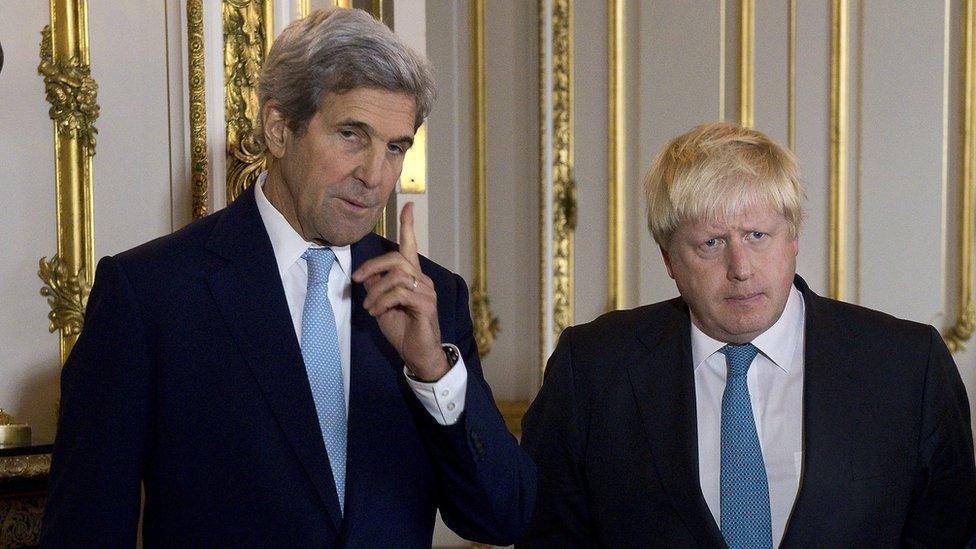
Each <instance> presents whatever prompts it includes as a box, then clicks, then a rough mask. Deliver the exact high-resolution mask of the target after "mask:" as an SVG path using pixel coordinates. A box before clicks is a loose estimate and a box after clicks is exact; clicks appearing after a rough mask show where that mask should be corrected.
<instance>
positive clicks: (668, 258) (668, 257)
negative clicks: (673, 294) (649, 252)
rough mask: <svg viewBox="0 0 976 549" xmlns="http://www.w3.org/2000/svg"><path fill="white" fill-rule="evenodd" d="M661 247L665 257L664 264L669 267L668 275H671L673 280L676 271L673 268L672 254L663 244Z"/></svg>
mask: <svg viewBox="0 0 976 549" xmlns="http://www.w3.org/2000/svg"><path fill="white" fill-rule="evenodd" d="M660 248H661V258H662V259H664V266H665V267H666V268H667V269H668V276H670V277H671V280H674V271H673V270H671V254H670V253H669V252H668V250H667V248H665V247H664V246H661V247H660Z"/></svg>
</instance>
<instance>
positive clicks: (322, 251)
mask: <svg viewBox="0 0 976 549" xmlns="http://www.w3.org/2000/svg"><path fill="white" fill-rule="evenodd" d="M302 258H304V259H305V261H306V262H307V263H308V293H306V294H305V309H304V311H303V312H302V357H303V358H304V359H305V369H306V370H307V372H308V383H309V385H311V387H312V399H313V400H314V401H315V412H316V413H317V414H318V418H319V427H320V428H321V429H322V439H323V440H324V441H325V450H326V452H328V455H329V463H330V464H331V465H332V477H333V478H334V479H335V486H336V492H337V494H338V496H339V510H340V511H342V510H343V507H344V502H345V493H346V394H345V390H344V388H343V383H342V360H341V358H340V354H339V334H338V331H337V330H336V319H335V313H333V311H332V304H331V303H330V302H329V271H330V270H332V263H333V262H335V259H336V256H335V253H333V252H332V250H331V249H329V248H309V249H308V250H307V251H306V252H305V253H304V254H302Z"/></svg>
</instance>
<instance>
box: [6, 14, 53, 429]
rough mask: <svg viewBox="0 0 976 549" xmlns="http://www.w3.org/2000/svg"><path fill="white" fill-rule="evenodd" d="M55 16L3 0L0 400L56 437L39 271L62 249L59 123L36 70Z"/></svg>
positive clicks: (50, 343) (50, 340)
mask: <svg viewBox="0 0 976 549" xmlns="http://www.w3.org/2000/svg"><path fill="white" fill-rule="evenodd" d="M14 8H16V9H14ZM48 23H49V12H48V5H47V2H19V1H17V0H2V1H0V44H2V46H3V69H2V70H0V128H3V131H2V132H0V181H2V182H3V197H4V202H3V207H2V209H0V235H2V236H0V257H2V260H0V280H2V281H3V284H2V285H0V349H2V350H3V351H2V353H0V357H2V362H0V408H3V409H4V410H6V411H7V412H8V413H10V414H13V415H14V416H15V417H17V419H19V420H21V421H26V422H27V423H28V424H30V425H31V427H33V429H34V436H35V437H37V438H40V439H48V440H51V439H52V437H53V436H54V424H55V407H56V404H55V403H56V401H57V395H58V372H59V368H58V364H59V361H60V358H59V356H58V335H57V334H56V333H55V334H49V333H48V331H47V326H48V319H47V313H48V311H49V310H50V307H48V305H47V302H46V301H45V299H44V298H42V297H41V296H40V294H39V293H38V291H39V290H40V288H41V285H42V283H41V279H39V278H38V277H37V262H38V260H39V259H40V258H41V257H42V256H47V257H48V258H50V257H51V256H52V255H54V254H55V253H56V252H57V235H56V231H55V223H56V219H55V198H54V143H53V141H52V135H53V123H52V122H51V119H50V118H48V108H49V107H50V105H49V104H48V103H47V101H45V99H44V80H43V78H42V77H41V76H39V75H38V74H37V65H38V64H39V63H40V43H41V29H42V28H43V27H44V25H47V24H48Z"/></svg>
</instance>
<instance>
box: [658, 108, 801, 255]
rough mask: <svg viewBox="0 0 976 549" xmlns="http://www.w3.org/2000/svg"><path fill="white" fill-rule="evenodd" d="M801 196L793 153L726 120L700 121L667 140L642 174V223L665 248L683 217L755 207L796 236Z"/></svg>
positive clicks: (698, 217)
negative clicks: (770, 212)
mask: <svg viewBox="0 0 976 549" xmlns="http://www.w3.org/2000/svg"><path fill="white" fill-rule="evenodd" d="M805 197H806V194H805V191H804V190H803V184H802V183H801V182H800V177H799V169H798V168H797V164H796V158H795V157H794V156H793V153H792V152H790V151H789V150H788V149H786V148H784V147H782V146H781V145H779V144H778V143H776V142H775V141H773V140H772V139H770V138H769V137H767V136H766V135H765V134H763V133H762V132H759V131H757V130H753V129H749V128H743V127H741V126H737V125H735V124H730V123H728V122H712V123H708V124H702V125H700V126H697V127H695V128H693V129H692V130H691V131H689V132H687V133H685V134H684V135H680V136H678V137H676V138H674V139H672V140H671V142H669V143H668V144H667V146H665V147H664V149H663V150H662V151H661V152H660V153H658V155H657V157H656V158H655V159H654V162H653V164H651V168H650V169H649V170H648V171H647V174H646V175H645V176H644V198H645V199H646V201H647V227H648V229H649V230H650V231H651V235H653V236H654V240H655V241H656V242H657V243H658V245H659V246H662V247H665V248H666V247H668V245H669V244H670V242H671V237H672V236H673V235H674V232H675V231H676V230H677V229H678V227H679V225H680V224H681V223H683V222H685V221H692V222H694V221H699V220H712V219H729V218H731V217H734V216H735V215H736V214H738V213H740V212H742V211H743V210H744V209H747V208H750V207H755V206H765V207H770V208H772V209H773V210H775V211H777V212H779V213H780V214H782V215H783V216H784V217H785V218H786V221H787V222H788V223H789V227H790V234H791V236H792V237H794V238H795V237H797V236H798V235H799V233H800V225H801V224H802V222H803V201H804V199H805Z"/></svg>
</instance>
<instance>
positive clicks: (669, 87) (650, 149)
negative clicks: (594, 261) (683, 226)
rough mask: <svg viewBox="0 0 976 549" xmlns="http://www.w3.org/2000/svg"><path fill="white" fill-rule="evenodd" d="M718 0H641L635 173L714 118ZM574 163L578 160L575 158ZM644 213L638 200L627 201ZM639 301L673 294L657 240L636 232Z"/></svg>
mask: <svg viewBox="0 0 976 549" xmlns="http://www.w3.org/2000/svg"><path fill="white" fill-rule="evenodd" d="M719 15H720V13H719V3H718V2H714V1H708V0H698V1H694V2H688V1H685V0H668V1H662V2H645V3H642V4H641V11H640V25H641V31H640V36H638V37H635V38H636V39H638V40H639V51H640V89H641V94H640V95H641V102H640V115H639V116H640V125H639V127H638V128H637V131H638V132H639V140H640V170H639V171H640V174H641V175H643V174H644V172H645V171H647V168H648V167H650V164H651V161H652V160H653V157H654V155H655V154H656V153H657V151H658V150H660V149H661V147H663V146H664V144H665V143H667V142H668V140H670V139H671V138H673V137H675V136H677V135H679V134H681V133H684V132H685V131H687V130H689V129H691V128H692V127H694V126H697V125H698V124H701V123H702V122H707V121H713V120H716V119H717V118H718V117H719V105H720V101H719V90H720V87H721V86H720V83H721V70H720V68H721V66H722V61H721V55H720V51H721V47H720V46H721V43H720V41H719V29H720V28H721V19H720V17H719ZM578 163H579V161H578ZM632 208H633V210H636V213H635V215H641V217H643V208H644V204H643V202H640V203H636V202H635V203H634V204H632ZM639 261H640V263H641V280H640V286H639V297H638V302H639V303H654V302H657V301H661V300H662V299H668V298H671V297H674V296H675V295H677V290H676V289H675V286H674V282H673V281H672V280H671V279H670V278H669V277H668V275H667V271H666V270H665V269H664V263H663V262H662V260H661V256H660V253H659V252H658V247H657V244H655V243H654V240H653V239H652V238H651V236H650V234H648V233H647V231H641V248H640V259H639Z"/></svg>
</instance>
